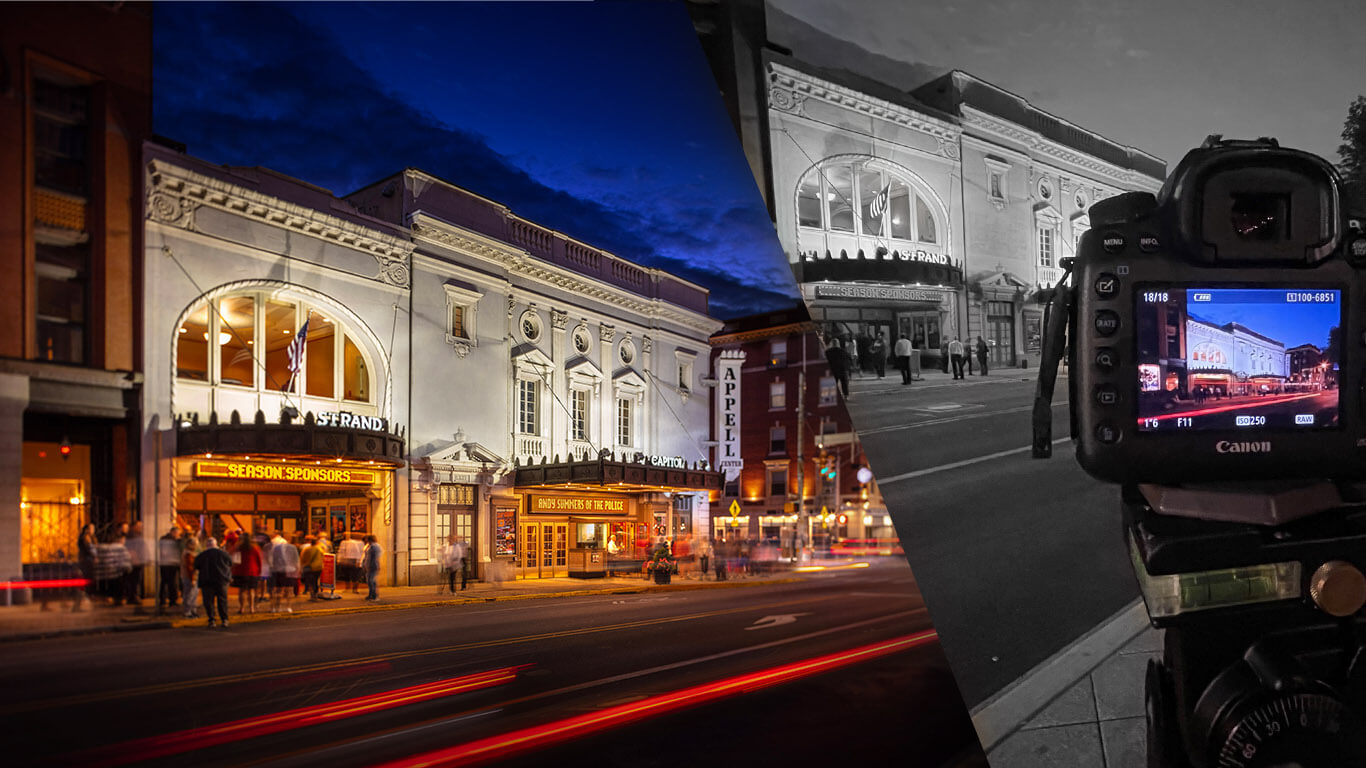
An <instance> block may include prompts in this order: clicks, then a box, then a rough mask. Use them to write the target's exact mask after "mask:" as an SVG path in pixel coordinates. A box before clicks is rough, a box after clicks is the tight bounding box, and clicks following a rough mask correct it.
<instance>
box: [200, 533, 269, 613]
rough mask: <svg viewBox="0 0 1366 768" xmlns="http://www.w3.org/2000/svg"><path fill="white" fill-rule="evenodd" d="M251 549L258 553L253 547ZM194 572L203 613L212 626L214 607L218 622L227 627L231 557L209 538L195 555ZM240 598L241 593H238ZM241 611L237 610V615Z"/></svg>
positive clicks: (215, 540) (231, 578)
mask: <svg viewBox="0 0 1366 768" xmlns="http://www.w3.org/2000/svg"><path fill="white" fill-rule="evenodd" d="M253 549H254V550H255V551H257V552H258V553H259V552H260V550H259V549H257V548H256V547H255V546H253ZM194 570H195V572H196V573H198V574H199V591H200V592H201V593H203V595H204V613H205V615H207V616H208V617H209V626H211V627H212V626H213V614H214V607H215V606H217V608H218V620H219V621H221V622H223V626H224V628H226V627H227V626H228V582H229V581H232V580H233V578H234V577H233V575H232V570H233V565H232V556H231V555H229V554H228V553H227V552H226V551H225V550H222V549H219V548H218V540H217V539H214V538H212V537H211V538H210V539H209V540H208V541H207V542H205V546H204V551H203V552H200V553H199V554H198V555H195V558H194ZM238 595H239V596H240V595H241V593H240V592H239V593H238ZM241 612H242V611H241V609H240V608H239V609H238V613H239V614H240V613H241Z"/></svg>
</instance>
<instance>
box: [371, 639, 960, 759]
mask: <svg viewBox="0 0 1366 768" xmlns="http://www.w3.org/2000/svg"><path fill="white" fill-rule="evenodd" d="M937 638H938V634H937V633H936V632H935V631H934V630H929V631H927V632H920V633H917V634H914V635H904V636H902V637H897V638H893V639H891V640H886V641H883V642H880V643H874V644H872V645H865V646H862V647H859V648H853V649H850V650H847V651H840V652H838V653H832V654H828V655H825V656H817V657H816V658H813V659H807V660H805V661H798V662H794V663H792V664H785V665H782V666H779V667H774V668H772V669H768V670H763V671H760V672H752V673H749V674H745V675H739V676H737V677H731V678H726V679H724V680H718V681H716V682H712V683H704V684H702V685H698V686H694V687H692V688H684V689H682V690H678V691H673V692H672V693H664V694H660V695H658V696H651V697H650V698H647V699H642V700H640V701H634V702H631V703H629V704H622V705H619V706H615V707H609V708H607V709H604V710H601V711H599V712H593V713H590V714H586V715H578V716H575V717H570V718H565V719H563V720H556V721H554V722H550V723H545V724H543V725H537V726H533V727H530V728H523V729H520V730H516V731H511V732H509V733H505V734H501V735H499V736H491V737H488V738H484V739H478V740H476V741H471V742H469V743H467V744H461V745H458V746H455V747H448V748H446V749H440V750H436V751H433V752H427V753H425V754H421V755H414V756H412V757H408V758H404V759H402V760H395V761H392V762H388V763H384V764H382V765H381V766H380V767H379V768H437V767H438V766H454V765H471V764H475V763H481V762H486V761H489V760H496V759H503V758H507V757H510V756H512V755H514V754H518V753H521V752H526V751H529V750H533V749H541V748H544V747H548V746H551V745H553V744H558V743H560V742H564V741H569V740H572V739H576V738H579V737H582V736H586V735H588V734H590V733H594V732H597V731H602V730H606V729H608V728H614V727H616V726H620V725H625V724H627V723H630V722H634V721H637V720H643V719H645V718H648V717H656V716H659V715H663V714H666V713H669V712H673V711H675V710H679V709H683V708H686V707H694V706H697V705H699V704H704V703H706V702H709V701H715V700H717V699H721V698H725V697H728V696H735V695H738V694H742V693H749V692H751V691H757V690H760V689H762V688H767V687H769V686H774V685H779V684H781V683H787V682H792V681H793V680H797V679H800V678H803V677H807V676H810V675H816V674H820V673H822V672H829V671H831V670H835V669H839V668H840V667H845V666H848V665H850V664H857V663H859V662H862V661H869V660H871V659H876V658H879V657H881V656H886V655H888V654H892V653H898V652H900V651H905V650H908V649H910V648H914V647H915V646H917V645H923V644H924V643H928V642H931V641H934V640H936V639H937Z"/></svg>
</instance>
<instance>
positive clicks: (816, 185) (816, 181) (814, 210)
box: [797, 173, 821, 228]
mask: <svg viewBox="0 0 1366 768" xmlns="http://www.w3.org/2000/svg"><path fill="white" fill-rule="evenodd" d="M797 223H798V224H799V225H800V226H803V227H817V228H819V227H820V225H821V177H820V174H819V173H808V174H807V175H806V178H804V179H802V183H801V185H800V186H799V187H797Z"/></svg>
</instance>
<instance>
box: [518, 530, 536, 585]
mask: <svg viewBox="0 0 1366 768" xmlns="http://www.w3.org/2000/svg"><path fill="white" fill-rule="evenodd" d="M540 534H541V524H540V523H522V556H521V558H519V559H520V560H521V563H522V567H521V568H520V569H518V570H520V571H521V573H519V574H518V575H519V576H521V577H522V578H524V579H538V578H540V577H541V567H540V558H541V535H540Z"/></svg>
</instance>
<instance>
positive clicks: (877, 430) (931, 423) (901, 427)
mask: <svg viewBox="0 0 1366 768" xmlns="http://www.w3.org/2000/svg"><path fill="white" fill-rule="evenodd" d="M1065 405H1067V403H1066V402H1061V403H1053V407H1054V408H1061V407H1063V406H1065ZM983 407H985V406H983ZM1032 410H1034V406H1033V405H1021V406H1018V407H1015V408H1005V409H1003V410H999V411H983V412H981V413H965V414H962V415H958V416H945V417H943V418H939V419H927V420H925V421H916V422H912V423H910V424H892V425H889V426H886V427H873V428H871V429H860V430H858V433H859V435H860V436H863V437H867V436H868V435H877V434H881V433H883V432H904V431H905V430H908V429H920V428H921V427H935V426H939V425H940V424H954V423H957V422H960V421H969V420H971V419H985V418H988V417H991V416H1003V415H1006V414H1011V413H1025V412H1027V411H1032Z"/></svg>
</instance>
